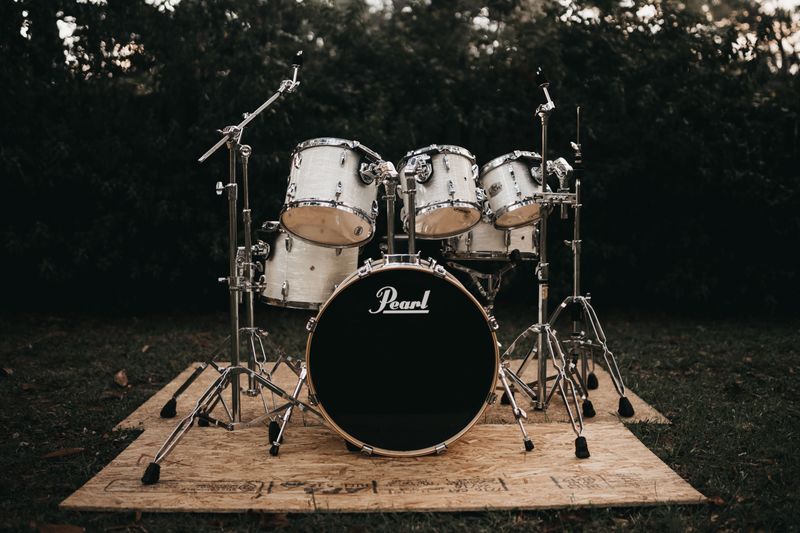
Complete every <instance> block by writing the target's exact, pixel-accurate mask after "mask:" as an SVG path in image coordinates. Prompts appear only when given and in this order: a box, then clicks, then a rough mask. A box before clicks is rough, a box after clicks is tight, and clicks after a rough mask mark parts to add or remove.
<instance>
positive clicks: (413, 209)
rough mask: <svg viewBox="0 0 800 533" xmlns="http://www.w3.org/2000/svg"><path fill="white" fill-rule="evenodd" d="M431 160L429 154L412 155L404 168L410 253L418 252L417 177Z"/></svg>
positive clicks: (425, 169)
mask: <svg viewBox="0 0 800 533" xmlns="http://www.w3.org/2000/svg"><path fill="white" fill-rule="evenodd" d="M429 160H430V158H429V157H428V156H427V155H424V157H421V158H420V157H417V156H415V157H412V158H411V159H409V160H408V162H406V164H405V168H404V169H403V170H404V175H405V177H406V183H405V185H406V187H405V193H406V198H407V199H408V206H407V208H406V216H407V217H408V227H407V228H406V231H407V232H408V255H415V254H416V253H417V177H418V176H420V175H424V174H425V173H426V172H428V170H427V169H428V168H430V167H429V164H428V161H429ZM428 175H430V173H428ZM426 180H427V178H426ZM392 240H394V237H392ZM387 242H388V241H387Z"/></svg>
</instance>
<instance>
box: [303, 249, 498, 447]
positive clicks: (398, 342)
mask: <svg viewBox="0 0 800 533" xmlns="http://www.w3.org/2000/svg"><path fill="white" fill-rule="evenodd" d="M496 327H497V324H496V322H495V321H494V319H492V318H490V317H489V316H488V315H487V314H486V312H485V311H484V310H483V308H482V307H481V305H480V304H479V303H478V301H477V300H476V299H475V298H474V297H473V296H472V295H471V294H470V293H469V292H468V291H467V290H466V289H465V288H464V287H463V286H462V285H461V283H459V281H458V280H457V279H456V278H454V277H453V276H452V275H451V274H449V273H447V271H446V270H445V269H444V268H443V267H442V266H441V265H437V264H436V263H435V262H434V261H424V260H420V259H419V258H418V256H408V255H405V256H392V255H388V256H385V257H384V258H383V259H381V260H378V261H367V262H366V263H365V264H364V266H362V267H360V268H359V270H358V271H357V272H355V273H353V274H352V275H351V276H350V277H348V278H347V279H346V280H345V281H343V282H342V284H341V285H340V286H339V287H338V288H337V290H336V291H335V292H334V294H333V296H331V298H330V300H328V301H327V302H326V303H325V304H324V305H323V306H322V308H321V309H320V311H319V314H317V316H316V317H315V318H312V319H311V320H310V321H309V323H308V330H309V335H308V342H307V345H306V364H307V367H308V386H309V393H310V394H312V395H313V397H314V398H315V399H316V401H317V402H318V408H319V410H320V412H321V413H322V415H323V416H324V418H325V419H326V421H327V422H328V424H329V425H330V426H331V427H332V428H333V429H334V430H335V431H336V432H338V433H339V434H340V435H341V436H342V437H343V438H344V439H346V440H347V441H348V442H349V443H351V444H352V445H354V446H355V447H357V448H359V449H361V450H362V451H364V452H366V453H375V454H378V455H385V456H390V457H408V456H417V455H425V454H429V453H441V452H443V451H444V450H445V449H446V448H447V447H448V446H449V445H450V444H451V443H452V442H454V441H456V440H457V439H458V438H460V437H461V436H462V435H464V433H466V432H467V430H469V429H470V428H471V427H472V425H473V424H475V422H476V421H477V420H478V418H480V416H481V414H482V413H483V411H484V409H485V408H486V406H487V402H488V401H489V399H490V397H491V396H492V393H493V390H494V387H495V381H496V379H497V373H498V364H499V356H498V351H497V338H496V336H495V333H494V331H495V329H496Z"/></svg>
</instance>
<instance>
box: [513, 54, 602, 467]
mask: <svg viewBox="0 0 800 533" xmlns="http://www.w3.org/2000/svg"><path fill="white" fill-rule="evenodd" d="M536 81H537V83H538V84H539V87H540V88H541V89H542V90H543V92H544V95H545V100H546V102H545V103H543V104H540V105H539V106H538V107H537V108H536V116H538V117H539V120H540V122H541V135H542V148H541V157H542V160H541V174H540V175H541V180H542V182H541V192H540V193H537V194H536V195H535V196H534V198H535V199H536V201H537V202H538V203H539V204H540V205H541V206H542V209H541V218H540V219H539V222H538V224H539V242H538V246H537V249H538V251H539V263H538V264H537V267H536V278H537V281H538V288H539V294H538V302H539V316H538V319H539V320H538V322H537V323H536V324H533V325H531V326H530V327H529V328H528V329H526V330H525V331H523V332H522V333H521V334H520V335H519V336H518V337H517V339H516V340H515V341H514V342H513V343H512V344H511V345H510V346H509V347H508V349H507V350H506V351H505V353H504V354H503V360H504V362H503V366H504V370H503V372H504V373H505V375H506V376H507V378H510V380H511V382H513V383H514V384H515V385H516V386H517V387H518V388H519V389H520V390H521V391H522V392H524V393H525V394H526V395H527V396H529V397H530V399H531V400H532V401H533V402H534V408H535V409H537V410H544V409H546V408H547V406H548V404H549V403H550V400H551V399H552V396H553V393H554V392H555V390H556V388H557V389H558V390H559V392H560V393H561V397H562V399H563V401H564V406H565V407H566V410H567V415H568V416H569V417H570V423H571V425H572V429H573V431H574V432H575V434H576V436H577V437H576V439H575V456H576V457H578V458H580V459H585V458H587V457H589V448H588V445H587V442H586V437H584V436H583V429H584V426H583V415H582V413H581V410H580V409H579V404H578V394H577V392H576V391H577V387H576V385H575V382H574V381H573V380H572V378H571V376H570V375H569V374H568V373H567V371H566V370H567V368H568V365H567V362H566V359H565V357H564V352H563V350H562V348H561V345H560V343H559V341H558V337H557V335H556V332H555V330H554V329H553V328H552V326H551V324H550V322H549V321H548V318H547V313H548V309H547V298H548V291H549V272H548V271H549V264H548V262H547V217H548V215H549V211H550V210H551V208H552V207H553V206H555V205H557V204H559V203H563V202H570V201H572V199H571V198H570V196H569V195H568V194H563V193H556V194H554V193H549V192H548V190H547V188H548V187H547V175H548V165H547V140H548V139H547V129H548V122H549V118H550V114H551V113H552V112H553V110H554V109H555V107H556V106H555V103H554V102H553V100H552V99H551V98H550V93H549V91H548V90H547V88H548V87H549V85H550V84H549V82H548V81H547V79H545V77H544V75H543V74H542V72H541V69H539V70H538V71H537V73H536ZM530 335H536V347H535V348H533V349H531V350H530V351H529V352H528V354H527V356H526V357H525V358H524V359H523V361H522V363H521V364H520V366H519V369H518V370H517V372H513V371H512V370H511V369H510V368H509V367H510V361H508V360H507V358H508V357H509V356H510V355H511V354H512V353H513V352H514V350H515V348H516V346H517V343H518V342H519V341H521V340H523V339H524V338H526V337H528V336H530ZM534 353H537V354H538V369H537V380H536V382H535V383H533V384H532V385H533V386H534V387H535V390H534V389H533V388H532V387H531V386H529V385H528V384H526V383H524V381H523V380H522V379H521V377H520V376H521V375H522V372H523V371H524V369H525V367H526V366H527V364H528V362H529V360H530V358H531V356H532V355H533V354H534ZM548 355H549V357H550V359H551V360H552V363H553V366H554V367H555V368H556V370H557V374H556V377H555V381H554V384H553V386H552V388H551V390H550V392H549V394H548V392H547V382H548V377H547V360H548ZM501 381H502V382H503V385H504V388H505V389H506V390H505V395H506V396H507V397H508V399H509V402H510V403H511V405H512V408H513V409H514V416H515V418H516V419H517V422H518V423H519V424H520V427H522V424H521V422H520V419H521V417H522V416H523V415H524V412H522V410H521V409H519V407H518V406H517V403H516V400H515V399H514V396H513V394H512V390H511V387H510V386H508V384H507V383H506V381H505V380H503V379H502V378H501ZM568 394H569V396H568ZM570 399H571V400H572V402H573V405H574V407H575V411H573V410H572V408H571V406H570ZM523 438H527V435H525V434H524V432H523ZM525 446H526V449H528V444H527V442H526V444H525Z"/></svg>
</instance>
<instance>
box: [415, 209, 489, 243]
mask: <svg viewBox="0 0 800 533" xmlns="http://www.w3.org/2000/svg"><path fill="white" fill-rule="evenodd" d="M480 219H481V212H480V210H478V209H477V208H474V207H449V206H448V207H444V206H442V207H436V208H433V209H431V210H430V211H427V212H424V213H418V214H417V216H416V224H415V226H416V229H417V235H419V237H421V238H424V239H446V238H448V237H452V236H454V235H459V234H461V233H464V232H465V231H468V230H469V229H470V228H471V227H473V226H474V225H475V224H477V223H478V222H479V221H480Z"/></svg>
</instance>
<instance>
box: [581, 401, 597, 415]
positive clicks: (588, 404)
mask: <svg viewBox="0 0 800 533" xmlns="http://www.w3.org/2000/svg"><path fill="white" fill-rule="evenodd" d="M596 414H597V413H596V412H595V410H594V405H592V400H590V399H588V398H587V399H585V400H584V401H583V418H594V415H596Z"/></svg>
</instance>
